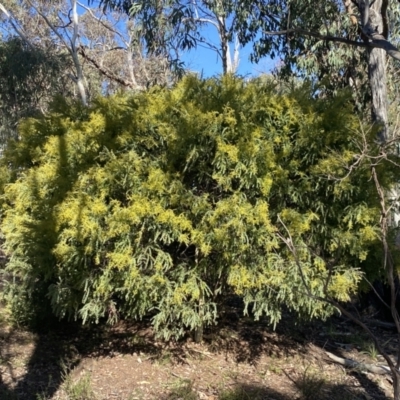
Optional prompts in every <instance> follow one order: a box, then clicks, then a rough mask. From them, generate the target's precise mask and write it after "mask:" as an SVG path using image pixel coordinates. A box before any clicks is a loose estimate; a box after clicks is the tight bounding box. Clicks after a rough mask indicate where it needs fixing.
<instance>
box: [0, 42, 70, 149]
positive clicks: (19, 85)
mask: <svg viewBox="0 0 400 400" xmlns="http://www.w3.org/2000/svg"><path fill="white" fill-rule="evenodd" d="M67 65H68V60H67V59H66V57H65V55H62V54H57V53H56V52H55V51H54V50H53V49H52V51H50V50H49V51H47V52H46V51H44V50H43V49H42V48H40V47H39V46H38V47H31V46H28V45H26V43H24V42H23V41H22V40H21V39H19V38H15V37H11V38H9V39H8V40H7V41H0V86H1V92H0V141H1V144H2V145H4V142H5V141H6V139H8V138H9V137H15V136H16V135H17V132H16V125H17V123H18V121H19V120H20V119H21V118H26V117H28V116H32V115H37V114H38V113H40V112H41V111H42V110H43V109H44V108H46V105H47V102H48V101H49V100H50V99H51V97H53V96H54V94H55V93H59V94H60V93H63V94H65V95H67V94H68V91H67V89H66V88H67V87H68V86H69V85H67V84H66V78H63V77H62V76H61V71H63V70H64V69H65V68H66V66H67Z"/></svg>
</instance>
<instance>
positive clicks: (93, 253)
mask: <svg viewBox="0 0 400 400" xmlns="http://www.w3.org/2000/svg"><path fill="white" fill-rule="evenodd" d="M358 127H359V122H358V120H357V119H356V117H355V116H354V114H353V112H352V109H351V106H350V103H349V102H348V101H347V97H346V95H345V94H343V95H341V97H339V98H337V99H335V100H333V101H328V100H314V99H313V98H312V97H311V96H310V95H309V94H308V93H307V92H306V90H305V89H302V90H300V91H298V92H294V93H291V94H288V95H276V94H274V91H273V88H272V87H270V86H268V85H266V84H263V83H261V82H260V81H257V80H255V81H252V82H244V81H242V80H241V79H236V78H232V77H227V78H223V79H222V80H218V79H209V80H205V81H202V80H198V79H196V78H194V77H187V78H186V79H184V80H183V81H182V82H181V83H179V84H178V85H177V86H176V87H175V88H173V89H152V90H151V91H148V92H146V93H140V94H136V95H131V96H126V95H123V96H122V95H121V96H115V97H110V98H98V99H97V100H96V101H95V102H94V104H93V105H91V106H90V107H88V108H82V107H80V106H77V105H74V104H67V103H65V102H64V103H63V102H62V101H59V102H58V104H55V105H54V107H53V111H52V113H51V114H50V115H48V116H47V117H43V118H40V119H29V120H26V121H24V122H23V123H22V124H21V125H20V136H21V139H20V141H17V142H13V143H11V144H10V145H9V149H8V152H7V154H6V157H5V158H4V160H3V173H2V176H3V178H2V179H3V180H5V181H7V180H8V182H9V183H8V184H3V187H4V196H3V202H4V206H3V208H4V209H5V211H4V218H3V221H2V231H3V232H4V236H5V240H6V248H7V251H8V252H9V254H10V256H11V261H10V263H9V266H8V268H9V270H10V271H12V272H13V273H14V274H15V275H17V276H18V277H19V278H20V279H21V280H23V281H24V282H28V286H29V285H31V284H34V282H38V281H40V282H41V283H43V284H45V285H46V288H47V297H48V298H49V299H50V301H51V305H52V310H53V312H54V313H55V314H56V315H57V316H58V317H60V318H63V317H73V318H79V319H81V320H82V321H83V322H88V321H95V322H97V321H99V319H100V318H104V317H106V318H107V319H108V320H109V321H111V322H113V321H115V320H117V319H118V318H120V317H121V316H122V317H124V318H134V319H137V318H142V317H143V316H146V315H149V314H150V313H151V315H153V323H154V326H155V328H156V330H157V332H158V333H159V334H160V335H162V336H164V337H165V338H169V337H171V336H180V335H182V334H183V333H184V332H185V330H186V329H187V328H189V329H190V330H193V329H196V328H200V327H202V326H205V325H208V324H213V323H215V322H216V320H217V318H218V313H219V307H220V299H221V297H223V296H225V295H228V294H231V293H233V292H234V293H236V294H238V295H240V296H242V297H243V299H244V302H245V305H246V310H248V307H251V310H252V312H253V313H254V315H255V317H256V318H258V317H260V316H261V315H262V314H265V315H267V316H268V317H269V319H270V321H271V322H272V323H273V324H275V323H276V322H278V321H279V319H280V317H281V308H282V305H286V306H287V307H289V308H291V309H294V310H297V311H298V312H300V313H303V314H305V315H308V316H318V317H325V316H327V315H329V314H330V313H331V312H332V308H330V307H329V306H327V305H326V304H324V303H322V302H317V301H315V300H314V299H312V298H310V297H309V296H308V295H307V294H306V293H305V291H304V287H303V280H304V279H305V280H306V281H307V283H308V284H309V285H310V287H311V288H312V291H313V293H312V294H313V295H315V296H318V295H322V294H323V292H324V289H325V283H326V279H327V277H328V276H329V277H330V278H331V279H330V281H329V286H328V292H329V294H330V295H332V296H333V297H335V298H336V299H339V300H346V299H348V298H349V295H350V293H351V292H352V291H354V290H356V288H357V285H358V282H359V280H360V276H361V272H360V269H359V267H360V265H361V264H360V262H361V261H363V260H365V259H366V258H367V255H368V246H370V245H371V243H373V242H374V241H375V240H376V238H377V235H376V233H375V225H374V224H375V223H376V221H377V218H378V217H377V216H378V213H377V211H376V208H375V206H374V203H373V201H375V200H374V199H373V197H372V196H370V195H369V189H368V182H367V179H368V174H367V173H366V171H365V170H363V169H362V168H361V169H359V170H357V171H356V172H355V173H354V174H353V175H352V176H351V177H349V178H346V179H343V180H342V181H340V182H338V183H332V181H330V180H328V179H327V178H326V177H327V175H329V174H334V173H342V172H343V171H344V167H343V158H345V159H348V160H351V159H352V157H354V155H355V153H356V152H357V147H356V145H355V144H354V140H353V138H354V132H355V131H356V130H357V129H358ZM336 154H340V155H341V156H340V157H337V156H336ZM278 215H279V216H280V219H281V220H282V222H284V223H285V225H286V226H287V228H288V229H289V230H290V231H291V232H292V234H293V237H294V240H295V241H296V243H297V244H299V245H301V244H302V243H303V244H304V248H303V250H301V251H300V253H299V255H300V259H301V263H302V265H303V272H304V274H303V275H302V274H301V273H300V272H299V269H298V267H297V265H296V263H295V261H294V260H293V257H292V256H291V255H290V254H288V252H287V251H286V250H285V247H284V246H283V245H282V243H281V241H280V240H279V238H278V237H277V234H276V233H277V229H278V228H279V229H280V228H281V225H280V224H279V223H278V222H277V218H278ZM326 260H332V265H330V264H329V265H328V264H327V262H326ZM333 261H334V262H333Z"/></svg>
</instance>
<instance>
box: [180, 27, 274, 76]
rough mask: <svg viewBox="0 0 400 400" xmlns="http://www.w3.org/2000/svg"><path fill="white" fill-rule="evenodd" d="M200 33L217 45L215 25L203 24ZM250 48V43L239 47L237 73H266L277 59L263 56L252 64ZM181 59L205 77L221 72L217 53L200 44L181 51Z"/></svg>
mask: <svg viewBox="0 0 400 400" xmlns="http://www.w3.org/2000/svg"><path fill="white" fill-rule="evenodd" d="M202 35H203V36H204V37H205V38H207V40H208V41H209V42H210V43H212V44H214V45H215V46H219V37H218V33H217V31H216V29H215V27H213V26H210V25H205V26H204V28H203V31H202ZM251 50H252V44H249V45H247V46H245V47H244V48H241V50H240V57H239V58H240V62H239V68H238V71H237V73H238V75H242V76H254V75H259V74H261V73H268V72H270V71H271V70H272V69H273V68H274V67H275V65H276V64H277V62H278V61H279V60H278V59H275V60H271V59H270V58H267V57H265V58H263V59H262V60H261V61H260V62H259V63H258V64H252V63H251V62H250V60H249V58H250V53H251ZM182 61H184V62H185V65H186V66H187V67H188V68H189V69H190V70H192V71H196V72H199V73H202V75H203V77H205V78H207V77H210V76H213V75H218V74H221V73H222V62H221V59H220V58H219V57H218V56H217V53H216V52H215V51H213V50H210V49H206V48H204V47H202V46H197V48H196V49H193V50H191V51H190V52H187V53H183V54H182Z"/></svg>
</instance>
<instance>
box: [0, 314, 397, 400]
mask: <svg viewBox="0 0 400 400" xmlns="http://www.w3.org/2000/svg"><path fill="white" fill-rule="evenodd" d="M374 329H375V332H376V333H377V334H378V335H379V337H380V338H382V341H383V342H384V343H385V346H386V348H387V349H388V350H391V348H390V346H394V345H395V344H396V343H397V342H396V338H395V335H393V334H392V333H390V332H388V331H385V330H380V329H381V328H374ZM326 351H330V352H332V353H334V354H336V355H338V356H341V357H346V358H351V359H353V360H359V361H367V362H369V363H373V364H380V361H381V360H380V356H379V355H378V354H377V353H376V350H375V348H374V346H373V345H372V344H371V342H370V341H369V339H368V338H366V337H365V336H364V335H363V334H362V333H361V332H359V331H358V330H357V329H356V328H354V327H353V326H352V325H351V324H350V323H349V322H348V321H345V320H343V319H340V318H339V317H335V318H334V319H332V320H330V321H328V322H326V323H324V324H323V323H321V322H314V323H307V324H305V323H304V324H299V323H297V324H295V323H294V322H293V319H292V318H291V317H290V315H288V316H287V317H285V318H284V319H283V321H282V323H281V324H280V325H279V326H278V328H277V330H276V331H273V330H272V329H271V327H269V326H268V325H267V324H265V323H263V322H262V321H261V322H257V323H255V322H253V321H251V320H250V319H246V318H241V319H239V320H237V321H235V322H230V323H228V324H224V325H223V326H219V327H218V328H215V329H214V330H213V331H210V332H206V334H205V340H204V343H203V344H201V345H200V344H195V343H194V342H193V341H192V340H191V338H190V337H187V338H185V339H184V340H182V341H181V342H179V343H168V344H166V343H163V342H161V341H157V340H156V339H155V338H154V336H153V334H152V330H151V326H150V324H149V323H148V322H142V323H140V324H128V323H124V322H121V323H119V324H118V325H116V326H113V327H100V326H96V327H89V328H88V327H82V326H79V325H77V324H63V325H62V326H59V327H58V328H56V329H52V330H51V331H46V330H45V329H44V332H43V333H40V334H37V333H36V334H33V333H30V332H27V331H24V330H22V329H16V328H13V327H12V326H11V325H10V324H8V323H7V322H5V321H4V320H3V322H2V323H1V324H0V399H1V400H8V399H13V400H14V399H21V400H45V399H59V400H66V399H68V400H106V399H118V400H136V399H137V400H142V399H143V400H146V399H160V400H179V399H181V400H197V399H200V400H217V399H218V400H241V399H244V400H261V399H269V400H292V399H315V400H317V399H321V400H322V399H333V400H334V399H340V400H346V399H390V398H391V383H390V377H389V376H387V375H385V376H381V375H373V374H370V373H365V372H361V371H357V370H349V369H344V368H343V367H342V366H340V365H338V364H335V363H332V362H331V361H330V360H329V358H328V357H327V355H326ZM382 364H383V363H382Z"/></svg>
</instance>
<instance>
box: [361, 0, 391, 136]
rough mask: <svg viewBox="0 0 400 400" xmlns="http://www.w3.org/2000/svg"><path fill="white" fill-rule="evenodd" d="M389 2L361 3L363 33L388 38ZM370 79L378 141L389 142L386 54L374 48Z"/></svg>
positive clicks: (380, 0) (377, 0)
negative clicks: (372, 33)
mask: <svg viewBox="0 0 400 400" xmlns="http://www.w3.org/2000/svg"><path fill="white" fill-rule="evenodd" d="M386 8H387V0H375V1H374V2H373V3H371V4H369V1H368V0H364V1H363V2H361V7H360V13H361V23H362V28H363V32H377V33H379V34H382V35H383V36H387V19H386ZM368 77H369V84H370V87H371V95H372V110H371V114H372V122H373V123H374V124H377V125H379V127H380V128H379V131H378V139H379V140H380V141H381V142H382V143H384V142H386V141H387V140H388V138H389V137H388V135H389V130H388V111H387V110H388V97H387V81H386V52H385V51H384V50H382V49H378V48H374V49H370V50H369V54H368Z"/></svg>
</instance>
